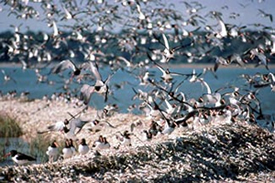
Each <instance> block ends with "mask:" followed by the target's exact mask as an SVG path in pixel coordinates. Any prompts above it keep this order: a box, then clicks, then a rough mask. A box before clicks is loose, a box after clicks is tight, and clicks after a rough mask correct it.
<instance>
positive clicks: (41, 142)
mask: <svg viewBox="0 0 275 183" xmlns="http://www.w3.org/2000/svg"><path fill="white" fill-rule="evenodd" d="M50 144H51V140H50V138H49V137H47V136H43V135H37V136H36V137H34V138H33V139H32V141H31V142H30V143H29V150H30V153H31V154H34V155H35V156H36V157H37V158H38V160H39V162H41V163H45V162H47V161H48V156H47V155H46V151H47V149H48V147H49V145H50Z"/></svg>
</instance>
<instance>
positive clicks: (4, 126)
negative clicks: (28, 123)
mask: <svg viewBox="0 0 275 183" xmlns="http://www.w3.org/2000/svg"><path fill="white" fill-rule="evenodd" d="M0 127H1V128H0V137H2V138H9V137H20V136H21V135H23V131H22V129H21V127H20V126H19V124H18V121H17V120H16V119H15V118H12V117H10V116H8V115H5V114H4V115H3V114H2V115H1V114H0Z"/></svg>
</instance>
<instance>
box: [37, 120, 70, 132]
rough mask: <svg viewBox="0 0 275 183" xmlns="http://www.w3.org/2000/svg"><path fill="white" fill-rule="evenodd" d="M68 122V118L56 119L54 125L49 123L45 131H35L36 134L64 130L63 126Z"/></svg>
mask: <svg viewBox="0 0 275 183" xmlns="http://www.w3.org/2000/svg"><path fill="white" fill-rule="evenodd" d="M67 124H69V121H68V120H65V121H57V122H56V123H55V124H54V125H50V126H48V127H47V130H45V131H37V133H38V134H43V133H47V132H52V131H62V130H64V127H65V126H66V125H67Z"/></svg>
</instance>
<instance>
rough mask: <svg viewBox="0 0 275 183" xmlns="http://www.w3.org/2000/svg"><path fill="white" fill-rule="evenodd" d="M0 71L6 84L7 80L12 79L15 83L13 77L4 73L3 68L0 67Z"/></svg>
mask: <svg viewBox="0 0 275 183" xmlns="http://www.w3.org/2000/svg"><path fill="white" fill-rule="evenodd" d="M1 72H2V73H3V75H4V80H5V84H6V83H7V82H8V81H13V82H14V83H15V84H16V83H17V82H16V80H15V79H13V78H12V77H11V76H10V75H8V74H6V72H5V70H3V69H1Z"/></svg>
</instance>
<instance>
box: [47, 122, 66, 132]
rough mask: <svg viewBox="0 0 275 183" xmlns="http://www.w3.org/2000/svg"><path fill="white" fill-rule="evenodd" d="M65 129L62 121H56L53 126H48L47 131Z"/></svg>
mask: <svg viewBox="0 0 275 183" xmlns="http://www.w3.org/2000/svg"><path fill="white" fill-rule="evenodd" d="M64 127H65V124H64V122H63V121H58V122H56V123H55V124H54V125H50V126H48V130H50V131H61V130H63V128H64Z"/></svg>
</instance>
